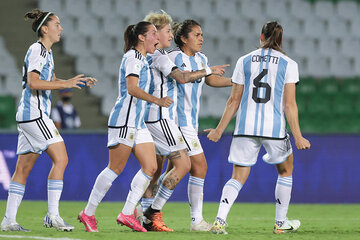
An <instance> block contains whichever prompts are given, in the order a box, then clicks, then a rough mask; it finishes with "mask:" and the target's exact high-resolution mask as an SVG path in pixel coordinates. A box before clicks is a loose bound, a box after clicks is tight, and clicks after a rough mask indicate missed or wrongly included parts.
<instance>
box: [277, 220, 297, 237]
mask: <svg viewBox="0 0 360 240" xmlns="http://www.w3.org/2000/svg"><path fill="white" fill-rule="evenodd" d="M299 227H300V221H299V220H288V219H286V220H285V221H284V222H283V223H282V224H275V226H274V231H273V233H275V234H282V233H293V232H296V230H298V229H299Z"/></svg>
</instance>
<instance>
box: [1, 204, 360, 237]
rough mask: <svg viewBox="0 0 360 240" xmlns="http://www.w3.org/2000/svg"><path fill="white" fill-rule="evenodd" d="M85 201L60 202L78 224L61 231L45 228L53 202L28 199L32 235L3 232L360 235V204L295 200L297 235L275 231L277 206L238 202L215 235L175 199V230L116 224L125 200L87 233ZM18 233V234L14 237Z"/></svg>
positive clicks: (103, 209) (104, 208) (210, 213)
mask: <svg viewBox="0 0 360 240" xmlns="http://www.w3.org/2000/svg"><path fill="white" fill-rule="evenodd" d="M85 205H86V203H85V202H66V201H62V202H61V203H60V214H61V216H62V217H63V218H64V219H65V220H66V221H67V222H68V223H70V224H72V225H74V226H75V230H74V231H73V232H59V231H56V230H55V229H47V228H44V227H43V226H42V221H43V218H44V216H45V214H46V212H47V202H44V201H23V202H22V203H21V205H20V208H19V211H18V216H17V221H18V222H19V223H20V224H21V225H22V226H23V227H25V228H27V229H30V230H31V232H30V233H20V232H11V233H10V232H0V240H1V239H14V238H15V237H16V238H17V239H22V237H21V236H23V237H24V238H23V239H50V238H54V239H56V238H61V239H68V240H71V239H103V240H105V239H126V240H131V239H136V240H140V239H162V240H165V239H171V240H177V239H179V240H180V239H181V240H185V239H194V240H201V239H206V240H210V239H360V205H358V204H292V205H290V209H289V213H288V217H289V218H290V219H299V220H300V221H301V227H300V229H299V230H298V232H296V233H292V234H283V235H275V234H273V233H272V227H273V224H274V214H275V206H274V204H257V203H236V204H234V206H233V207H232V209H231V211H230V214H229V216H228V219H227V220H228V224H229V226H228V227H227V228H226V230H227V232H228V233H229V234H228V235H221V236H220V235H213V234H211V233H208V232H205V233H204V232H202V233H199V232H196V233H194V232H190V231H189V226H190V216H189V215H190V213H189V212H190V210H189V205H188V204H187V203H174V202H169V203H167V204H166V205H165V207H164V209H163V212H164V221H165V223H166V224H167V225H168V226H169V227H171V228H173V229H174V230H175V232H173V233H162V232H149V233H137V232H132V231H131V230H130V229H128V228H127V227H124V226H120V225H118V224H117V223H116V217H117V215H118V214H119V212H120V211H121V209H122V207H123V203H122V202H121V203H117V202H103V203H101V204H100V206H99V207H98V210H97V212H96V217H97V219H98V221H99V223H98V228H99V232H98V233H86V232H85V228H84V226H83V225H82V223H80V222H79V221H78V220H77V214H78V213H79V212H80V210H82V209H83V208H84V207H85ZM5 207H6V201H0V216H1V218H2V216H3V215H4V213H5ZM217 208H218V204H217V203H204V217H205V219H207V220H208V221H210V222H213V220H214V218H215V216H216V213H217ZM11 237H13V238H11Z"/></svg>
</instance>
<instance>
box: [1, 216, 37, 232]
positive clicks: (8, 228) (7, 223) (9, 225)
mask: <svg viewBox="0 0 360 240" xmlns="http://www.w3.org/2000/svg"><path fill="white" fill-rule="evenodd" d="M1 231H4V232H30V230H28V229H25V228H23V227H22V226H20V224H18V223H17V222H16V221H11V220H9V219H8V218H7V217H4V219H3V220H2V222H1Z"/></svg>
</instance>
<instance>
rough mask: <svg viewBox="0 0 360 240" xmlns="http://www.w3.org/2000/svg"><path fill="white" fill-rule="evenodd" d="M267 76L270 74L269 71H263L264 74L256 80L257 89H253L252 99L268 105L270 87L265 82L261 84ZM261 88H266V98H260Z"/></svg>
mask: <svg viewBox="0 0 360 240" xmlns="http://www.w3.org/2000/svg"><path fill="white" fill-rule="evenodd" d="M266 74H268V70H267V69H263V70H262V72H261V73H260V74H259V75H258V76H257V77H256V78H255V79H254V85H255V87H254V88H253V94H252V99H253V100H254V101H255V102H256V103H267V102H268V101H269V100H270V93H271V87H270V85H269V84H267V83H264V82H260V80H261V79H262V78H263V77H265V75H266ZM260 88H265V98H259V97H258V91H259V89H260Z"/></svg>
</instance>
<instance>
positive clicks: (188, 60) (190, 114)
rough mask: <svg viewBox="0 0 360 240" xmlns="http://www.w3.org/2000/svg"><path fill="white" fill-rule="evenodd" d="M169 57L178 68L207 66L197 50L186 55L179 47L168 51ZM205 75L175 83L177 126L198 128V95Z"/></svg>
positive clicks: (199, 68) (188, 69)
mask: <svg viewBox="0 0 360 240" xmlns="http://www.w3.org/2000/svg"><path fill="white" fill-rule="evenodd" d="M169 57H170V59H171V61H173V62H174V63H175V64H176V66H177V67H178V68H179V69H180V70H182V71H183V70H185V71H197V70H202V69H205V67H206V66H208V59H207V57H206V56H205V55H204V54H203V53H201V52H198V53H196V54H195V56H188V55H186V54H185V53H184V52H183V51H181V49H180V48H176V49H174V50H172V51H169ZM204 82H205V77H202V78H199V79H197V80H196V81H194V82H189V83H185V84H180V83H177V84H176V86H177V89H178V97H177V124H178V126H179V127H186V126H189V127H193V128H194V129H195V130H196V131H197V130H198V126H199V123H198V119H199V110H200V97H201V91H202V86H203V85H204Z"/></svg>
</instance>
